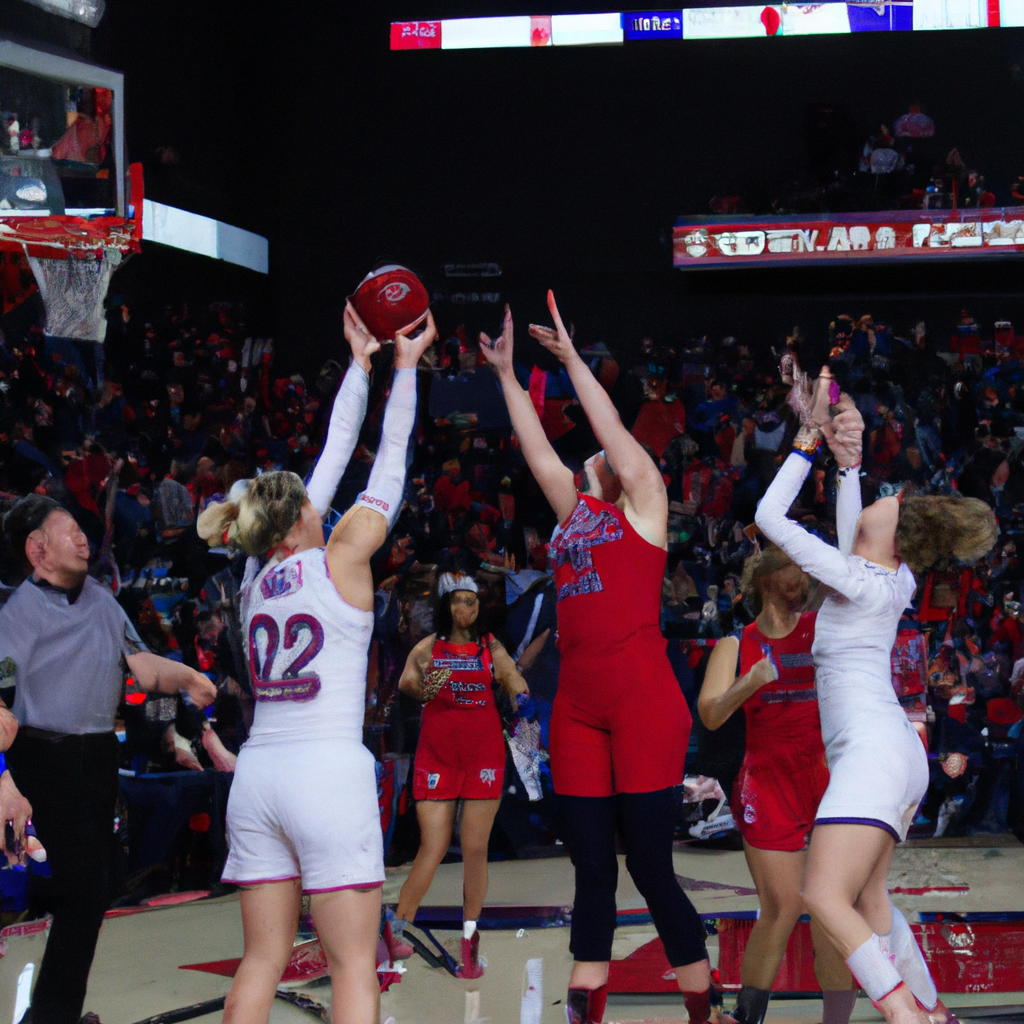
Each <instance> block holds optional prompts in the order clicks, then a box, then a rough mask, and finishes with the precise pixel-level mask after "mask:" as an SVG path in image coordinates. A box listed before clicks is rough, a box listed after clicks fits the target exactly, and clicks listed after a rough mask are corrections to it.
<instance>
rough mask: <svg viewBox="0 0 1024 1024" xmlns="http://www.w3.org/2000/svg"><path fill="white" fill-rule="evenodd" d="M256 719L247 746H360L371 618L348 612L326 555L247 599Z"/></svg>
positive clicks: (291, 565) (266, 574)
mask: <svg viewBox="0 0 1024 1024" xmlns="http://www.w3.org/2000/svg"><path fill="white" fill-rule="evenodd" d="M242 622H243V623H244V625H245V630H246V636H247V638H248V652H249V670H250V673H251V675H252V681H253V688H254V692H255V696H256V713H255V718H254V720H253V725H252V729H251V730H250V732H249V739H248V740H247V744H248V745H259V744H262V743H271V742H282V741H283V742H289V741H294V740H309V739H345V740H351V741H354V742H356V743H361V742H362V736H363V716H364V711H365V706H366V671H367V660H368V652H369V646H370V635H371V633H372V631H373V612H368V611H361V610H360V609H358V608H354V607H353V606H352V605H350V604H347V603H346V602H345V601H343V600H342V598H341V596H340V595H339V594H338V591H337V589H336V588H335V586H334V583H333V582H332V581H331V577H330V574H329V572H328V569H327V552H326V550H325V549H324V548H313V549H310V550H307V551H302V552H300V553H299V554H297V555H292V556H291V558H286V559H285V560H284V561H283V562H279V563H277V564H276V565H273V566H269V567H267V568H266V569H264V570H263V571H262V572H261V573H260V574H259V575H258V576H257V577H256V579H255V580H254V581H253V583H252V585H251V586H250V587H249V588H248V589H246V590H245V591H244V592H243V594H242Z"/></svg>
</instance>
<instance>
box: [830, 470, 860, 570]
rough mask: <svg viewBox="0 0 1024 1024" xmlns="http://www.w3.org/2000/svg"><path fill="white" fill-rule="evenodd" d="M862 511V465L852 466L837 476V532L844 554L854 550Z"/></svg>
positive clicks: (840, 471)
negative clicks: (858, 521)
mask: <svg viewBox="0 0 1024 1024" xmlns="http://www.w3.org/2000/svg"><path fill="white" fill-rule="evenodd" d="M860 513H861V501H860V466H850V467H849V468H848V469H841V470H839V474H838V475H837V476H836V533H837V534H838V537H839V550H840V551H841V552H842V553H843V554H844V555H848V554H849V553H850V552H851V551H852V550H853V541H854V538H855V537H856V536H857V520H858V519H860Z"/></svg>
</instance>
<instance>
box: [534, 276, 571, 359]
mask: <svg viewBox="0 0 1024 1024" xmlns="http://www.w3.org/2000/svg"><path fill="white" fill-rule="evenodd" d="M548 309H549V310H550V311H551V317H552V319H553V320H554V321H555V326H554V328H551V327H541V326H540V325H539V324H530V337H531V338H534V339H536V340H537V341H539V342H540V343H541V344H542V345H543V346H544V347H545V348H546V349H547V350H548V351H549V352H552V353H554V355H556V356H557V357H558V359H559V361H560V362H563V363H568V362H569V361H570V360H571V359H575V358H577V357H578V353H577V352H576V348H575V346H574V345H573V343H572V335H571V334H570V333H569V332H568V331H567V330H566V329H565V324H563V323H562V318H561V316H559V313H558V305H557V304H556V303H555V293H554V292H553V291H551V290H550V289H549V290H548Z"/></svg>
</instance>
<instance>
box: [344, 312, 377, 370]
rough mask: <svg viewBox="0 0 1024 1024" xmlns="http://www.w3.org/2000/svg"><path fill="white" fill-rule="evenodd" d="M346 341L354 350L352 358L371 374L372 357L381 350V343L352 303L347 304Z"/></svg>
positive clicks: (345, 320) (345, 317)
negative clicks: (368, 328)
mask: <svg viewBox="0 0 1024 1024" xmlns="http://www.w3.org/2000/svg"><path fill="white" fill-rule="evenodd" d="M344 323H345V340H346V341H347V342H348V344H349V348H351V349H352V358H353V359H354V360H355V361H356V363H358V364H359V366H361V367H362V368H363V369H364V370H365V371H366V372H367V373H369V372H370V356H372V355H373V353H374V352H377V351H379V350H380V342H379V341H378V340H377V339H376V338H375V337H374V336H373V335H372V334H371V333H370V332H369V330H367V327H366V324H364V323H363V318H362V317H361V316H360V315H359V314H358V313H357V312H356V308H355V306H353V305H352V303H351V302H346V303H345V316H344Z"/></svg>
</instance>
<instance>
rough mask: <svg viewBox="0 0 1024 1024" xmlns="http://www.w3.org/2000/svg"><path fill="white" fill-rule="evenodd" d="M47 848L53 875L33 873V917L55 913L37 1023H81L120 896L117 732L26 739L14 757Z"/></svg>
mask: <svg viewBox="0 0 1024 1024" xmlns="http://www.w3.org/2000/svg"><path fill="white" fill-rule="evenodd" d="M7 760H8V766H9V767H10V769H11V775H12V777H13V778H14V782H15V784H16V785H17V787H18V789H19V790H21V792H22V794H23V795H24V796H25V798H26V799H27V800H28V801H29V803H31V804H32V822H33V824H34V825H35V829H36V832H37V833H38V835H39V841H40V842H41V843H42V844H43V846H45V847H46V853H47V860H48V863H49V865H50V877H49V878H46V877H41V876H38V875H33V876H32V878H31V881H30V884H29V912H30V914H31V915H32V916H33V917H42V916H43V915H44V914H47V913H49V914H52V915H53V924H52V925H51V927H50V938H49V941H48V942H47V944H46V953H45V955H44V956H43V963H42V966H41V967H40V970H39V979H38V981H37V982H36V988H35V994H34V995H33V997H32V1011H31V1020H32V1024H78V1020H79V1018H80V1017H81V1015H82V1006H83V1004H84V1002H85V989H86V984H87V983H88V980H89V969H90V967H91V966H92V959H93V954H94V953H95V951H96V940H97V939H98V938H99V933H100V926H101V925H102V924H103V915H104V913H105V912H106V911H107V910H108V909H109V908H110V903H111V900H112V899H113V896H114V879H115V867H116V863H117V860H116V849H117V847H116V840H115V837H114V808H115V806H116V803H117V793H118V775H117V768H118V742H117V738H116V737H115V736H114V734H113V733H103V734H97V735H87V736H65V737H63V738H61V739H56V740H51V739H41V738H39V737H38V736H31V735H24V734H19V736H18V738H17V739H16V740H15V742H14V745H13V746H12V747H11V749H10V751H9V752H8V754H7Z"/></svg>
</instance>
